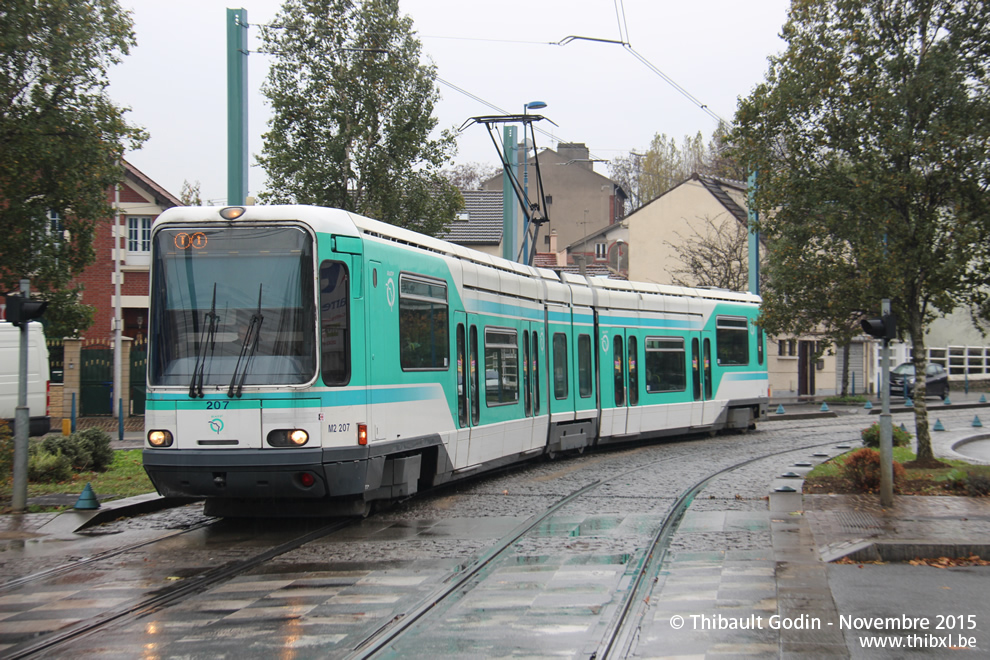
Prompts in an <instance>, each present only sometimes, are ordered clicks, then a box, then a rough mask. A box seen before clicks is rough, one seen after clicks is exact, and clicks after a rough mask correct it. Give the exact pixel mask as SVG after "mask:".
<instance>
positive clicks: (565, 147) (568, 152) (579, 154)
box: [557, 142, 594, 171]
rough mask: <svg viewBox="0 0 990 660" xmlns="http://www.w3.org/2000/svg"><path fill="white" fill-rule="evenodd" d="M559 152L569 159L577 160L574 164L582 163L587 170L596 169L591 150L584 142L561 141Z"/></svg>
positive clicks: (565, 160)
mask: <svg viewBox="0 0 990 660" xmlns="http://www.w3.org/2000/svg"><path fill="white" fill-rule="evenodd" d="M557 153H558V154H560V157H561V158H563V159H564V162H567V161H572V160H573V161H576V162H574V163H572V165H580V166H581V167H583V168H584V169H586V170H592V171H594V163H592V162H590V159H591V152H590V151H588V147H587V146H586V145H585V144H584V142H561V143H560V144H558V145H557Z"/></svg>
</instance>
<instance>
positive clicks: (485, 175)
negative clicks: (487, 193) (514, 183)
mask: <svg viewBox="0 0 990 660" xmlns="http://www.w3.org/2000/svg"><path fill="white" fill-rule="evenodd" d="M501 173H502V168H501V167H495V166H494V165H491V164H488V163H461V164H460V165H454V166H452V167H449V168H447V169H444V170H443V171H442V172H441V174H443V176H444V178H445V179H447V180H448V181H450V183H452V184H453V185H454V187H455V188H457V189H458V190H481V184H483V183H484V182H485V181H487V180H488V179H490V178H492V177H493V176H495V175H496V174H501Z"/></svg>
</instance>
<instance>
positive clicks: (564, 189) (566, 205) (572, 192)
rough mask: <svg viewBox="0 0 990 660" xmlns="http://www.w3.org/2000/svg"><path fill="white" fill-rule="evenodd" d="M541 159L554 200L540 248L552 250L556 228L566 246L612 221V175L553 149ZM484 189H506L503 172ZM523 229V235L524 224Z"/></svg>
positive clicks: (533, 194) (534, 193) (533, 181)
mask: <svg viewBox="0 0 990 660" xmlns="http://www.w3.org/2000/svg"><path fill="white" fill-rule="evenodd" d="M571 155H574V154H571ZM577 155H582V154H577ZM583 155H584V158H585V159H587V149H584V151H583ZM539 159H540V173H541V176H542V178H543V189H544V192H545V194H546V195H547V197H548V198H551V199H552V201H551V202H550V203H549V204H547V207H546V215H547V216H548V217H549V218H550V222H548V223H545V224H544V225H543V226H542V227H540V235H539V239H538V243H539V245H537V251H539V252H549V251H550V247H549V241H548V237H549V235H550V232H551V231H552V230H556V232H557V243H558V245H562V246H566V245H571V244H572V243H574V242H576V241H579V240H581V239H582V238H583V237H585V236H588V235H589V234H593V233H595V232H596V231H598V230H600V229H602V228H604V227H607V226H608V225H609V224H610V223H611V221H612V213H613V188H614V184H613V183H612V181H611V180H610V179H609V178H607V177H605V176H602V175H601V174H598V173H597V172H595V171H594V169H593V163H590V162H587V161H586V160H575V159H573V158H570V157H568V155H566V154H565V155H561V154H559V153H557V152H555V151H553V150H551V149H546V150H544V151H541V152H540V154H539ZM533 161H534V159H533V158H530V160H529V177H528V178H529V198H530V200H531V201H534V202H537V201H539V189H538V183H537V177H536V165H535V164H534V162H533ZM518 169H519V171H518V177H519V182H520V184H522V182H523V166H522V165H519V168H518ZM483 188H484V189H485V190H502V175H501V174H499V175H498V176H495V177H492V178H491V179H489V180H488V181H486V182H485V183H484V184H483ZM616 203H618V202H616ZM541 208H542V204H541ZM518 213H519V214H518V217H519V218H520V222H523V220H522V218H524V216H523V213H522V208H521V207H520V208H519V212H518ZM519 232H520V235H521V233H522V229H521V227H520V230H519Z"/></svg>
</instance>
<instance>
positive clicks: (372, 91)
mask: <svg viewBox="0 0 990 660" xmlns="http://www.w3.org/2000/svg"><path fill="white" fill-rule="evenodd" d="M276 22H277V23H278V25H277V26H272V27H269V28H266V29H264V31H263V33H262V36H263V40H264V43H265V47H266V50H267V51H269V52H271V53H272V54H273V55H274V62H273V64H272V66H271V69H270V71H269V74H268V79H267V80H266V82H265V84H264V85H263V87H262V91H263V93H264V94H265V96H266V97H268V100H269V102H270V103H271V106H272V118H271V120H270V121H269V124H268V126H269V130H268V132H267V133H265V135H264V144H263V148H262V155H261V156H260V157H259V158H258V161H259V162H260V163H261V165H262V167H263V168H264V169H265V172H266V174H267V175H268V190H267V191H265V192H263V193H262V194H261V195H260V198H261V199H262V201H265V202H274V203H300V204H318V205H323V206H333V207H338V208H342V209H346V210H349V211H354V212H357V213H361V214H363V215H367V216H370V217H373V218H376V219H378V220H383V221H385V222H390V223H393V224H396V225H399V226H403V227H408V228H411V229H415V230H416V231H420V232H423V233H425V234H430V235H437V234H439V233H441V232H442V231H443V230H444V229H445V228H446V227H447V225H448V224H449V223H450V222H451V221H452V220H453V219H454V217H455V216H456V214H457V212H458V211H459V210H460V208H461V207H462V205H463V200H462V199H461V196H460V193H459V192H458V191H457V190H456V188H454V186H453V185H451V183H450V182H449V181H448V180H447V179H445V178H444V177H443V176H442V175H441V173H440V167H441V166H442V165H443V163H445V162H446V161H447V160H448V159H449V156H450V155H451V153H452V152H453V150H454V136H453V133H452V132H451V131H449V130H445V131H443V133H442V134H441V136H440V137H439V138H436V139H433V138H431V137H430V133H431V131H432V130H433V129H434V127H435V126H436V124H437V121H436V119H435V118H434V117H433V107H434V105H435V103H436V101H437V99H438V98H439V92H438V90H437V87H436V84H435V79H436V70H435V67H434V66H432V65H424V64H421V63H420V42H419V40H418V39H416V37H415V35H414V33H413V26H412V19H410V18H409V17H408V16H403V15H400V13H399V3H398V0H364V1H363V2H353V1H352V0H286V1H285V3H284V4H283V5H282V9H281V12H280V13H279V15H278V17H277V19H276Z"/></svg>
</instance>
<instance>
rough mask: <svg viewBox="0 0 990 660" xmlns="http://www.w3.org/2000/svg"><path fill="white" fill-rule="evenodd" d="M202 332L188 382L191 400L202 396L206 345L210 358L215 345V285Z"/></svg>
mask: <svg viewBox="0 0 990 660" xmlns="http://www.w3.org/2000/svg"><path fill="white" fill-rule="evenodd" d="M203 320H204V321H205V323H204V324H203V331H202V332H201V333H200V336H199V346H198V347H197V348H196V364H195V365H194V366H193V375H192V380H191V381H189V396H190V397H192V398H193V399H195V398H197V397H199V398H202V396H203V373H204V372H205V371H206V344H207V342H209V344H210V358H211V359H212V358H213V349H214V347H215V346H216V343H217V326H218V325H219V321H220V317H219V316H217V283H216V282H214V283H213V304H211V305H210V311H209V312H207V313H206V316H205V317H204V319H203Z"/></svg>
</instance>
